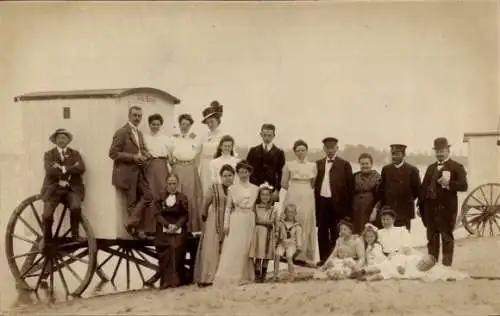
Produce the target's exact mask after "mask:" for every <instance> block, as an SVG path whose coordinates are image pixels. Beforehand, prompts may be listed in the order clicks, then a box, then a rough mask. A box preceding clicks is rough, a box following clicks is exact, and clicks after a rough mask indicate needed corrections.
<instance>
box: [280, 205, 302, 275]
mask: <svg viewBox="0 0 500 316" xmlns="http://www.w3.org/2000/svg"><path fill="white" fill-rule="evenodd" d="M276 228H277V229H276V239H277V241H276V252H275V255H274V280H275V281H276V280H277V279H278V271H279V265H280V258H281V257H282V256H284V255H285V256H286V261H287V263H288V273H289V276H288V277H289V280H290V281H293V279H294V278H295V272H294V267H293V259H294V258H295V257H296V256H297V254H298V252H299V249H302V227H301V226H300V224H299V223H298V222H297V208H296V206H295V205H294V204H287V205H286V206H285V210H284V216H283V219H281V220H279V222H278V223H277V227H276Z"/></svg>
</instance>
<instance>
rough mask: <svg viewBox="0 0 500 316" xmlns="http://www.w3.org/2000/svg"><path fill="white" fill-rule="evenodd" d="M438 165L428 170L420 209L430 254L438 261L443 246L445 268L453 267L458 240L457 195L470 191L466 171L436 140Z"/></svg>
mask: <svg viewBox="0 0 500 316" xmlns="http://www.w3.org/2000/svg"><path fill="white" fill-rule="evenodd" d="M433 149H434V152H435V154H436V159H437V161H436V162H434V163H433V164H431V165H430V166H429V167H427V170H426V172H425V176H424V180H423V181H422V187H421V189H420V195H419V199H418V206H419V211H420V216H421V217H422V221H423V222H424V225H425V226H426V228H427V251H428V252H429V255H431V256H433V257H434V258H436V260H437V259H438V258H439V248H440V241H442V243H443V247H442V248H443V249H442V252H443V258H442V263H443V265H444V266H451V264H452V262H453V250H454V247H455V240H454V236H453V230H454V229H455V222H456V220H457V213H458V198H457V192H464V191H467V173H466V171H465V168H464V166H463V165H461V164H460V163H458V162H456V161H455V160H452V159H450V145H449V143H448V140H447V139H446V138H444V137H439V138H436V139H435V140H434V148H433Z"/></svg>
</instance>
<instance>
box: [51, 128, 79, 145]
mask: <svg viewBox="0 0 500 316" xmlns="http://www.w3.org/2000/svg"><path fill="white" fill-rule="evenodd" d="M59 134H64V135H66V136H67V137H68V139H69V142H70V143H71V141H72V140H73V135H72V134H71V133H70V132H68V131H67V130H66V129H64V128H58V129H56V130H55V131H54V133H52V135H50V137H49V140H50V141H51V142H52V143H53V144H55V143H56V137H57V135H59Z"/></svg>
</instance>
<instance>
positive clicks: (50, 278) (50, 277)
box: [49, 258, 55, 296]
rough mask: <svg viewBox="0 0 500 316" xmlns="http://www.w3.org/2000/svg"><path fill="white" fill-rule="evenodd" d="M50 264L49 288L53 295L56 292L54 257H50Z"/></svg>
mask: <svg viewBox="0 0 500 316" xmlns="http://www.w3.org/2000/svg"><path fill="white" fill-rule="evenodd" d="M49 261H50V265H49V289H50V294H51V296H52V295H53V294H54V293H55V291H54V272H55V271H54V258H50V260H49Z"/></svg>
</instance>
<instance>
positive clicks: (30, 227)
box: [18, 215, 42, 237]
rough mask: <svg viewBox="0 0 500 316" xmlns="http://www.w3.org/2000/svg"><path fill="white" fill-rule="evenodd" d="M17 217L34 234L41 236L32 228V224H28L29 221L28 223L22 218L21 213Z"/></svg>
mask: <svg viewBox="0 0 500 316" xmlns="http://www.w3.org/2000/svg"><path fill="white" fill-rule="evenodd" d="M18 219H19V220H20V221H21V222H23V224H24V225H25V226H26V227H28V229H29V230H30V231H31V232H32V233H33V234H34V235H36V236H37V237H41V236H42V235H41V234H40V233H39V232H37V231H36V230H35V229H34V228H33V226H31V225H30V224H29V223H28V222H27V221H26V220H25V219H24V218H23V217H22V216H21V215H19V217H18Z"/></svg>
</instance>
